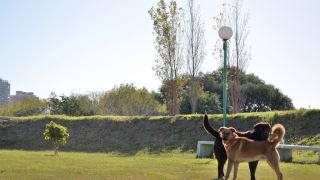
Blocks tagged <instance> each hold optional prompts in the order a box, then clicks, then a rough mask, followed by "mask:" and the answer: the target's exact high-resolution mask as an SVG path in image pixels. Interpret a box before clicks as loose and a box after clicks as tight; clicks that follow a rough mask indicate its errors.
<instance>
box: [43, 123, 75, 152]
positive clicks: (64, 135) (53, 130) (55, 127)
mask: <svg viewBox="0 0 320 180" xmlns="http://www.w3.org/2000/svg"><path fill="white" fill-rule="evenodd" d="M43 135H44V139H45V140H46V141H51V142H52V144H53V152H54V155H57V154H58V150H59V147H60V146H61V145H64V144H66V143H67V139H68V138H69V132H68V129H67V128H66V127H64V126H62V125H60V124H56V123H54V122H53V121H51V122H50V123H48V124H46V127H45V130H44V133H43Z"/></svg>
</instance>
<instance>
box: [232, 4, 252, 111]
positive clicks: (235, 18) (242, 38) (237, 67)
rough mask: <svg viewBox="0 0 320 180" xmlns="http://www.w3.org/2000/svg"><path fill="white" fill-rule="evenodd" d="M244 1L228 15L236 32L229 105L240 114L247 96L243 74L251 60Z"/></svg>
mask: <svg viewBox="0 0 320 180" xmlns="http://www.w3.org/2000/svg"><path fill="white" fill-rule="evenodd" d="M242 5H243V1H242V0H234V1H233V4H232V5H231V6H230V11H229V13H228V14H227V17H228V21H229V24H230V26H231V27H232V29H233V31H234V36H233V38H232V40H231V44H230V46H231V56H230V64H229V68H230V70H229V92H228V93H229V104H230V105H231V106H232V113H239V112H240V111H241V108H243V106H244V102H245V96H244V93H243V90H242V83H241V82H242V80H241V77H242V75H241V74H242V73H243V72H244V71H245V68H246V66H247V64H248V61H249V60H250V58H251V54H250V48H249V47H248V45H247V37H248V33H249V29H248V20H249V14H248V12H243V9H242Z"/></svg>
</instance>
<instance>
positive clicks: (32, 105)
mask: <svg viewBox="0 0 320 180" xmlns="http://www.w3.org/2000/svg"><path fill="white" fill-rule="evenodd" d="M45 110H46V103H45V101H44V100H39V99H37V98H27V99H24V100H23V101H21V102H17V103H14V104H9V105H7V106H4V107H3V108H2V109H1V111H0V115H3V116H31V115H38V114H43V113H45Z"/></svg>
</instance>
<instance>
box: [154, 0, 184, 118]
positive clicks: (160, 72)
mask: <svg viewBox="0 0 320 180" xmlns="http://www.w3.org/2000/svg"><path fill="white" fill-rule="evenodd" d="M148 13H149V14H150V16H151V19H152V20H153V30H154V35H155V36H156V40H155V47H156V50H157V55H158V56H157V59H156V65H155V67H154V71H155V72H156V75H157V76H158V77H159V78H160V79H161V80H162V81H163V82H164V84H165V92H166V95H167V100H166V104H167V107H168V110H169V113H170V114H171V115H175V114H177V113H178V112H179V106H180V100H179V96H180V92H181V87H182V82H183V81H182V80H181V74H182V67H183V58H182V53H181V28H180V25H181V14H182V9H181V8H178V7H177V3H176V1H174V0H171V1H170V3H169V4H168V5H167V4H166V3H165V1H164V0H160V1H159V2H158V4H157V7H152V8H151V9H150V10H149V11H148Z"/></svg>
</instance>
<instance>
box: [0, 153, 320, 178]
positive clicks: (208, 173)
mask: <svg viewBox="0 0 320 180" xmlns="http://www.w3.org/2000/svg"><path fill="white" fill-rule="evenodd" d="M295 154H296V153H295ZM306 156H308V158H309V159H308V158H307V157H306ZM299 158H300V160H304V159H305V158H307V161H313V160H315V158H316V157H315V156H314V157H313V156H312V155H309V154H301V153H300V154H299ZM299 158H298V161H300V160H299ZM216 169H217V162H216V160H212V159H206V158H205V159H196V158H195V154H193V153H179V152H171V153H164V154H144V153H139V154H136V155H130V156H126V155H121V154H112V153H74V152H61V153H60V154H59V155H58V156H52V152H50V151H16V150H0V179H139V180H140V179H142V180H143V179H197V180H198V179H214V178H216V174H217V173H216ZM281 169H282V172H283V174H284V179H286V180H290V179H291V180H296V179H299V180H303V179H306V180H307V179H308V180H310V179H320V165H318V164H314V163H306V164H305V163H281ZM256 176H257V178H258V179H259V180H263V179H264V180H267V179H276V176H275V174H274V172H273V171H272V170H271V168H270V167H269V166H268V165H267V164H266V162H260V164H259V166H258V169H257V174H256ZM248 177H249V170H248V165H247V163H242V164H241V165H240V168H239V175H238V179H239V180H241V179H248Z"/></svg>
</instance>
